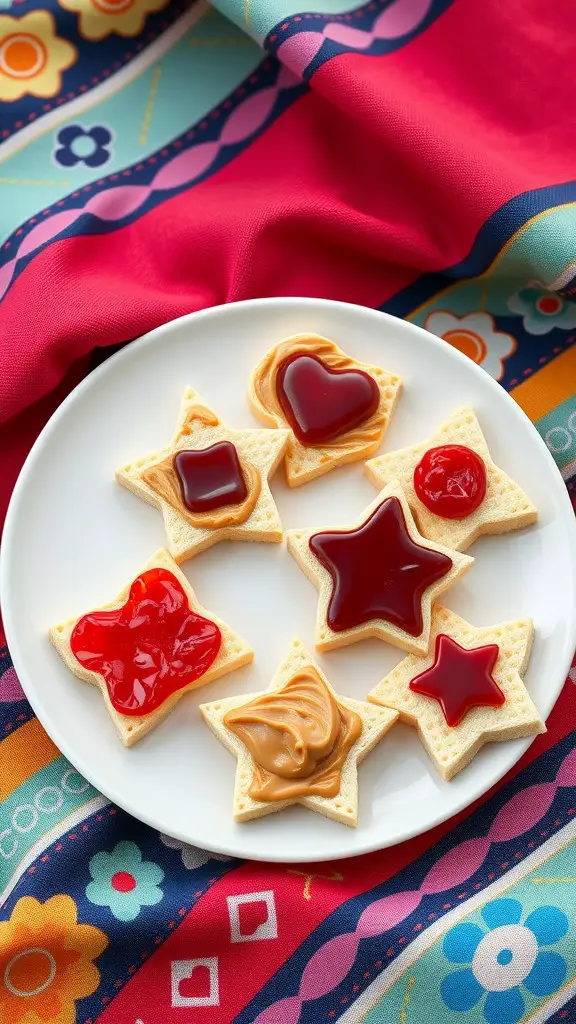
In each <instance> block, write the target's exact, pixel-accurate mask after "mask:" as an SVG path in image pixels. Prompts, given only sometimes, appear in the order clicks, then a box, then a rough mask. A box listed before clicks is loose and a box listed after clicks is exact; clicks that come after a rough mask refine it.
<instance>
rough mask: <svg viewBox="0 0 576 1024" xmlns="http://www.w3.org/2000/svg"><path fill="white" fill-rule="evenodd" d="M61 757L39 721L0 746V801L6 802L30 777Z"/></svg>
mask: <svg viewBox="0 0 576 1024" xmlns="http://www.w3.org/2000/svg"><path fill="white" fill-rule="evenodd" d="M57 757H60V751H59V750H58V748H57V747H55V746H54V744H53V743H52V740H51V739H50V737H49V736H48V734H47V733H45V732H44V729H43V728H42V726H41V725H40V722H39V721H38V719H37V718H33V719H32V721H31V722H27V723H26V725H22V726H20V728H19V729H16V732H13V733H12V735H11V736H7V737H6V739H4V740H2V742H1V743H0V797H1V798H2V799H3V800H5V799H6V797H8V796H10V793H13V792H14V790H15V789H18V786H21V785H22V783H23V782H26V780H27V779H29V778H30V776H31V775H34V773H35V772H38V771H40V769H41V768H45V767H46V765H47V764H50V762H51V761H55V760H56V758H57Z"/></svg>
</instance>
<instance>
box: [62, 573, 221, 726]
mask: <svg viewBox="0 0 576 1024" xmlns="http://www.w3.org/2000/svg"><path fill="white" fill-rule="evenodd" d="M221 643H222V634H221V632H220V629H219V628H218V626H217V625H216V623H214V622H211V621H210V619H206V618H204V616H203V615H198V614H197V612H194V611H192V610H191V608H190V604H189V601H188V598H187V596H186V594H185V592H184V590H183V588H182V586H181V584H180V583H179V581H178V580H177V579H176V577H175V576H174V575H173V574H172V573H171V572H169V571H168V570H167V569H161V568H158V569H147V570H145V571H144V572H143V573H141V575H140V576H138V577H137V579H135V580H134V582H133V583H132V586H131V587H130V592H129V595H128V599H127V600H126V602H125V603H124V604H123V605H122V607H121V608H115V609H112V610H109V611H95V612H91V613H90V614H89V615H84V616H82V618H81V619H79V620H78V622H77V623H76V626H75V627H74V630H73V632H72V635H71V637H70V647H71V649H72V652H73V654H74V656H75V657H76V659H77V660H78V661H79V662H80V664H81V665H82V666H83V667H84V668H86V669H89V670H90V671H92V672H98V673H99V674H100V675H101V676H103V677H104V680H105V682H106V686H107V689H108V694H109V697H110V701H111V703H112V706H113V707H114V708H115V709H116V711H118V712H120V714H122V715H147V714H149V713H150V712H151V711H155V710H156V708H158V707H160V705H161V704H163V703H164V701H165V700H166V698H167V697H169V696H171V694H173V693H175V692H176V691H177V690H181V689H182V687H184V686H188V684H189V683H192V682H194V681H195V680H196V679H199V678H200V677H201V676H203V675H204V673H205V672H207V671H208V669H209V668H210V666H211V665H212V663H213V661H214V660H215V658H216V655H217V654H218V651H219V650H220V645H221Z"/></svg>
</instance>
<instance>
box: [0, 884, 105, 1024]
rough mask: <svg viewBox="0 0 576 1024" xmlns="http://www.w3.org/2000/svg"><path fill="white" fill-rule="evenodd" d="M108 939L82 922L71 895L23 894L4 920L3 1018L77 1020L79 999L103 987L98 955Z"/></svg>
mask: <svg viewBox="0 0 576 1024" xmlns="http://www.w3.org/2000/svg"><path fill="white" fill-rule="evenodd" d="M107 945H108V938H107V937H106V935H104V932H101V931H100V929H99V928H95V927H94V926H93V925H91V924H78V923H77V921H76V904H75V902H74V900H73V899H72V897H71V896H52V898H51V899H49V900H46V902H45V903H40V902H39V901H38V900H36V899H34V898H33V897H32V896H23V897H22V899H19V900H18V902H17V904H16V906H15V907H14V910H13V911H12V916H11V918H10V920H9V921H4V922H2V923H1V924H0V1020H1V1021H2V1024H75V1022H76V1006H75V1002H76V1000H77V999H83V998H84V997H85V996H91V995H92V993H93V992H95V991H96V989H97V988H98V985H99V983H100V972H99V970H98V968H97V967H96V966H95V964H94V963H93V960H95V959H96V957H98V956H100V954H101V953H102V952H103V950H104V949H105V948H106V946H107Z"/></svg>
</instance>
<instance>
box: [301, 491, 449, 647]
mask: <svg viewBox="0 0 576 1024" xmlns="http://www.w3.org/2000/svg"><path fill="white" fill-rule="evenodd" d="M310 549H311V551H312V552H313V554H314V555H316V558H318V560H319V561H320V562H321V563H322V565H324V566H325V567H326V569H327V570H328V572H329V573H330V575H331V577H332V583H333V587H332V596H331V598H330V603H329V606H328V616H327V618H328V625H329V626H330V628H331V629H333V630H335V631H336V632H339V631H342V630H345V629H353V628H354V626H360V625H361V624H362V623H364V622H369V621H370V619H384V620H385V621H386V622H389V623H391V624H392V625H394V626H398V628H399V629H403V630H405V631H406V632H407V633H409V634H410V636H419V635H420V633H421V632H422V629H423V620H422V598H423V596H424V593H425V591H426V590H427V589H428V587H430V586H431V585H432V584H433V583H436V581H437V580H440V579H442V577H443V576H445V575H446V574H447V573H449V572H450V570H451V568H452V560H451V559H450V558H448V556H447V555H443V554H440V552H438V551H430V550H429V548H425V547H422V546H421V545H420V544H416V543H415V541H413V540H412V538H411V537H410V534H409V533H408V530H407V527H406V520H405V518H404V512H403V511H402V505H401V504H400V502H399V501H398V498H386V500H385V501H383V502H382V504H381V505H379V506H378V508H377V509H376V511H375V512H373V513H372V515H371V516H370V518H369V519H367V520H366V522H365V523H363V524H362V526H359V527H358V529H356V530H350V531H348V532H346V533H344V532H342V531H340V532H336V531H335V532H333V533H316V534H314V536H313V537H311V538H310Z"/></svg>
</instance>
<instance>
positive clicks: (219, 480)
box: [174, 441, 248, 513]
mask: <svg viewBox="0 0 576 1024" xmlns="http://www.w3.org/2000/svg"><path fill="white" fill-rule="evenodd" d="M174 469H175V471H176V476H177V477H178V483H179V484H180V491H181V494H182V501H183V502H184V505H185V506H186V508H188V509H190V511H191V512H195V513H202V512H213V511H214V509H218V508H223V507H224V506H226V505H239V504H240V502H242V501H246V498H247V495H248V490H247V488H246V482H245V480H244V477H243V475H242V467H241V465H240V460H239V458H238V452H237V451H236V448H235V447H234V445H233V444H232V442H231V441H220V442H218V443H217V444H213V445H210V447H209V448H201V449H199V450H196V451H190V450H188V449H184V450H183V451H179V452H178V453H177V454H176V455H175V456H174Z"/></svg>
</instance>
